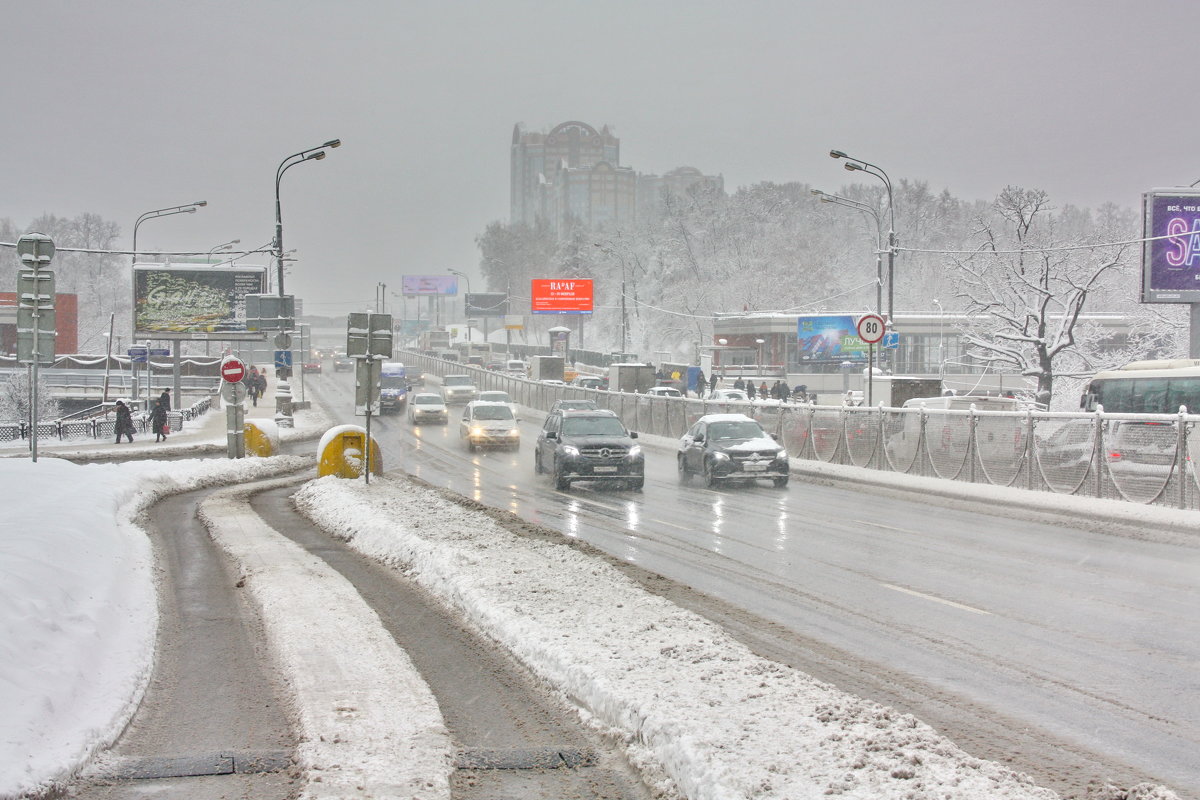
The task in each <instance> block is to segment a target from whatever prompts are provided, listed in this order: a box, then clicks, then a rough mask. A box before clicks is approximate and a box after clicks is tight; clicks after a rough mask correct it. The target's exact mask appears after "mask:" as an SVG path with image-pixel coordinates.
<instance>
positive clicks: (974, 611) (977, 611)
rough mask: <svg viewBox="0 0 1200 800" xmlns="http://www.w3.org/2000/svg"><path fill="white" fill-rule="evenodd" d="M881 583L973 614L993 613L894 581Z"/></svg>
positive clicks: (989, 614)
mask: <svg viewBox="0 0 1200 800" xmlns="http://www.w3.org/2000/svg"><path fill="white" fill-rule="evenodd" d="M879 585H880V586H882V587H884V588H885V589H892V590H894V591H897V592H904V593H905V594H911V595H912V596H913V597H923V598H925V599H926V600H932V601H934V602H935V603H942V604H943V605H947V606H953V607H954V608H961V609H962V610H963V611H970V612H971V613H972V614H985V615H987V616H989V617H990V616H991V615H992V612H990V611H984V610H983V609H982V608H975V607H973V606H965V605H963V604H962V603H956V602H954V601H953V600H943V599H942V598H940V597H935V596H933V595H931V594H925V593H924V592H917V591H914V590H912V589H905V588H904V587H903V586H896V585H895V584H892V583H880V584H879Z"/></svg>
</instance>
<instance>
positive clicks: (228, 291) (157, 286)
mask: <svg viewBox="0 0 1200 800" xmlns="http://www.w3.org/2000/svg"><path fill="white" fill-rule="evenodd" d="M266 288H267V268H266V267H259V266H238V267H200V266H195V265H192V264H182V265H178V266H176V265H173V264H135V265H134V267H133V335H134V338H137V339H142V338H154V339H217V340H228V339H261V338H263V334H261V333H257V332H251V331H249V330H247V328H246V295H248V294H263V293H264V292H265V291H266Z"/></svg>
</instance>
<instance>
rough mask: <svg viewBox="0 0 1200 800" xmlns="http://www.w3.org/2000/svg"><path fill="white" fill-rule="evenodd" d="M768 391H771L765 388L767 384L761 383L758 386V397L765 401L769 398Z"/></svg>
mask: <svg viewBox="0 0 1200 800" xmlns="http://www.w3.org/2000/svg"><path fill="white" fill-rule="evenodd" d="M770 391H771V390H770V389H768V388H767V382H766V381H763V382H762V383H761V384H759V387H758V396H759V397H761V398H762V399H763V400H766V399H767V397H768V396H769V393H770Z"/></svg>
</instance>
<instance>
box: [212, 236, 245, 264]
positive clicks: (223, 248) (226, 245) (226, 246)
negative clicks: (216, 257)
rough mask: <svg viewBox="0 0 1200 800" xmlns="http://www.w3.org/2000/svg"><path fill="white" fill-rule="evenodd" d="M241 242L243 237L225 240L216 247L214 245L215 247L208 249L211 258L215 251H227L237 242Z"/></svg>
mask: <svg viewBox="0 0 1200 800" xmlns="http://www.w3.org/2000/svg"><path fill="white" fill-rule="evenodd" d="M241 243H242V240H241V239H231V240H229V241H228V242H225V243H224V244H219V245H217V246H216V247H214V248H213V249H211V250H209V251H208V257H209V258H210V259H211V258H212V256H213V253H216V252H225V251H227V250H229V249H230V248H232V247H233V246H234V245H235V244H241Z"/></svg>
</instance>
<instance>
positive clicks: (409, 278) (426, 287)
mask: <svg viewBox="0 0 1200 800" xmlns="http://www.w3.org/2000/svg"><path fill="white" fill-rule="evenodd" d="M400 294H403V295H408V296H410V297H412V296H416V295H426V294H448V295H456V294H458V278H456V277H455V276H453V275H405V276H403V277H402V278H401V280H400Z"/></svg>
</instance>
